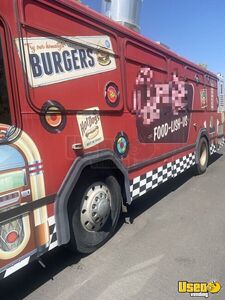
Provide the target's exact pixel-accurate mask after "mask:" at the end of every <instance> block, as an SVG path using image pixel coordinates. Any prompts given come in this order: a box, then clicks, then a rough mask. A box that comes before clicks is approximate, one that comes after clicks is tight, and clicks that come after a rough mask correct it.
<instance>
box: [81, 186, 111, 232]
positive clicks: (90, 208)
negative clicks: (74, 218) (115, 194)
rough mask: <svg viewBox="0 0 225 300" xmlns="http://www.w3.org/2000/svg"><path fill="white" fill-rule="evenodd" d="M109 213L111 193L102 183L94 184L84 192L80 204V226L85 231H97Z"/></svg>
mask: <svg viewBox="0 0 225 300" xmlns="http://www.w3.org/2000/svg"><path fill="white" fill-rule="evenodd" d="M110 211H111V193H110V191H109V189H108V187H107V186H106V185H105V184H104V183H95V184H93V185H91V186H90V188H89V189H88V190H87V191H86V193H85V195H84V197H83V199H82V203H81V214H80V217H81V224H82V226H83V228H84V229H85V230H87V231H92V232H93V231H99V230H100V229H101V228H102V227H103V226H104V225H105V223H106V221H107V220H108V217H109V215H110Z"/></svg>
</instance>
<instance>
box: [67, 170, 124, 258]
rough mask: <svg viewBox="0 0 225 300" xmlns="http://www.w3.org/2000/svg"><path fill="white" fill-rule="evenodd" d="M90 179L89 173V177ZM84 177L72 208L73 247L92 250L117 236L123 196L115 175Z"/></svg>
mask: <svg viewBox="0 0 225 300" xmlns="http://www.w3.org/2000/svg"><path fill="white" fill-rule="evenodd" d="M86 178H87V176H86ZM86 178H84V177H83V179H81V180H80V181H79V183H78V187H77V188H76V190H75V191H74V193H73V198H74V199H72V202H73V203H72V205H71V206H70V207H69V211H70V232H71V242H70V248H71V246H72V250H75V251H78V252H80V253H86V254H88V253H92V252H94V251H95V250H97V249H98V248H99V247H101V246H102V245H103V244H105V243H106V242H107V241H108V240H109V238H110V237H111V236H112V235H113V233H114V231H115V228H116V225H117V223H118V220H119V216H120V212H121V206H122V195H121V190H120V185H119V183H118V182H117V180H116V178H115V177H113V176H107V177H105V178H104V177H103V176H99V177H95V178H94V177H92V178H90V177H89V180H88V181H87V180H86Z"/></svg>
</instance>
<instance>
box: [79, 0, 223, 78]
mask: <svg viewBox="0 0 225 300" xmlns="http://www.w3.org/2000/svg"><path fill="white" fill-rule="evenodd" d="M127 1H129V0H127ZM82 2H83V3H84V4H87V5H89V7H91V8H93V9H95V10H97V11H100V8H101V0H83V1H82ZM141 28H142V29H141V33H142V34H143V35H144V36H146V37H148V38H150V39H152V40H155V41H161V42H163V43H165V44H166V45H168V46H169V47H170V48H171V50H173V51H175V52H176V53H178V54H179V55H181V56H184V57H185V58H187V59H189V60H191V61H193V62H195V63H204V64H207V65H208V69H209V70H210V71H213V72H214V73H217V72H221V73H222V74H223V75H225V1H224V0H188V1H185V0H144V3H143V7H142V12H141Z"/></svg>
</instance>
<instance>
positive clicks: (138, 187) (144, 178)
mask: <svg viewBox="0 0 225 300" xmlns="http://www.w3.org/2000/svg"><path fill="white" fill-rule="evenodd" d="M194 164H195V154H194V153H190V154H188V155H186V156H183V157H181V158H179V159H176V160H175V161H173V162H170V163H167V164H165V165H164V166H161V167H159V168H157V169H154V170H152V171H149V172H147V173H146V174H143V175H140V176H138V177H135V178H134V179H132V180H131V181H130V193H131V200H134V199H135V198H137V197H139V196H142V195H144V194H145V193H147V192H148V191H150V190H152V189H154V188H156V187H157V186H158V185H160V184H161V183H163V182H165V181H167V180H168V179H169V178H171V177H176V176H177V175H178V174H180V173H183V172H184V171H185V170H187V169H189V168H190V167H191V166H193V165H194Z"/></svg>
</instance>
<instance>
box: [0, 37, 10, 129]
mask: <svg viewBox="0 0 225 300" xmlns="http://www.w3.org/2000/svg"><path fill="white" fill-rule="evenodd" d="M0 123H3V124H9V125H10V124H11V115H10V107H9V97H8V91H7V84H6V75H5V65H4V58H3V51H2V43H1V38H0Z"/></svg>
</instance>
